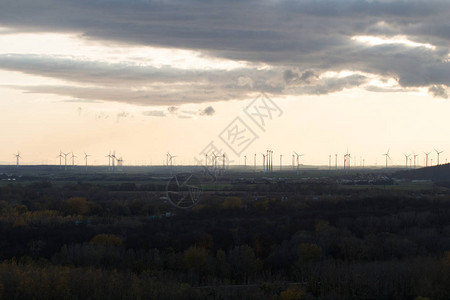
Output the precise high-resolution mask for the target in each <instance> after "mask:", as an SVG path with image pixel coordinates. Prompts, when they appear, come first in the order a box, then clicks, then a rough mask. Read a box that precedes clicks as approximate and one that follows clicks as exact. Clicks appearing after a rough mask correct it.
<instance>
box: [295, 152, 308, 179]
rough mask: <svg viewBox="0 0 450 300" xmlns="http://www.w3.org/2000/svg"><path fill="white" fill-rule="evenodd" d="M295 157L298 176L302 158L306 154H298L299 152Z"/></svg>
mask: <svg viewBox="0 0 450 300" xmlns="http://www.w3.org/2000/svg"><path fill="white" fill-rule="evenodd" d="M294 153H295V155H296V156H297V174H298V170H299V169H300V157H302V156H303V155H305V154H298V153H297V152H295V151H294Z"/></svg>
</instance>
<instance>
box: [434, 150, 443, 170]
mask: <svg viewBox="0 0 450 300" xmlns="http://www.w3.org/2000/svg"><path fill="white" fill-rule="evenodd" d="M434 151H436V154H437V164H438V166H439V155H440V154H441V153H442V152H444V150H442V151H438V150H436V149H434Z"/></svg>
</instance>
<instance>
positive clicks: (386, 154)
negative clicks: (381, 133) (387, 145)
mask: <svg viewBox="0 0 450 300" xmlns="http://www.w3.org/2000/svg"><path fill="white" fill-rule="evenodd" d="M382 155H383V156H385V157H386V169H387V168H388V159H391V157H390V156H389V149H388V151H387V152H386V153H384V154H382Z"/></svg>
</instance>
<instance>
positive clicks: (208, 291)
mask: <svg viewBox="0 0 450 300" xmlns="http://www.w3.org/2000/svg"><path fill="white" fill-rule="evenodd" d="M163 190H164V186H163V185H158V184H153V185H148V184H144V183H142V184H135V183H133V182H120V183H116V184H102V183H84V182H82V181H79V180H78V182H65V183H61V182H52V181H45V182H24V183H20V182H15V183H10V184H3V185H2V186H1V187H0V259H1V262H0V298H1V299H411V300H413V299H450V193H449V192H448V190H447V189H446V188H443V187H439V188H438V187H431V188H427V189H423V190H422V189H411V190H408V189H404V188H396V187H395V186H389V187H388V188H386V187H383V186H367V187H364V186H357V187H349V186H343V185H338V184H332V183H329V184H326V183H321V184H302V183H295V182H270V183H265V184H253V183H248V184H242V183H239V186H237V185H236V186H235V188H231V189H223V190H220V189H218V188H217V187H216V189H215V190H210V191H205V192H204V193H203V195H202V201H201V204H200V205H198V206H197V207H195V208H194V209H192V210H187V211H182V210H176V209H175V208H172V207H171V206H170V205H169V204H168V203H165V201H164V200H161V199H163V198H161V195H163V192H162V191H163ZM256 194H257V195H258V196H255V195H256Z"/></svg>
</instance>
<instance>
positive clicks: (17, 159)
mask: <svg viewBox="0 0 450 300" xmlns="http://www.w3.org/2000/svg"><path fill="white" fill-rule="evenodd" d="M14 156H15V157H16V167H19V160H20V159H21V158H22V156H20V152H19V151H17V154H14Z"/></svg>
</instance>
